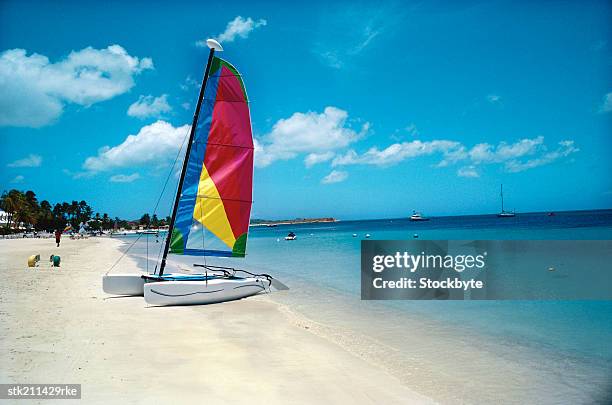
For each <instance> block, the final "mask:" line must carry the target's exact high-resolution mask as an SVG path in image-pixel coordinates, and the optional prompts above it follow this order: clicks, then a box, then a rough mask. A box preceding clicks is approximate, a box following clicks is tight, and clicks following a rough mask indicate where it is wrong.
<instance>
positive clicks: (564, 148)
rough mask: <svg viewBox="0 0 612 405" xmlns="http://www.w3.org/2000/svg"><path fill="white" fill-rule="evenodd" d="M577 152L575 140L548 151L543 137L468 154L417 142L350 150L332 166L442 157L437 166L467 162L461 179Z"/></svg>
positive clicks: (451, 145)
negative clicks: (488, 167)
mask: <svg viewBox="0 0 612 405" xmlns="http://www.w3.org/2000/svg"><path fill="white" fill-rule="evenodd" d="M578 151H579V149H578V148H577V147H575V146H574V141H571V140H566V141H562V142H559V146H558V147H557V149H555V150H554V151H551V152H549V151H548V148H547V147H546V145H544V137H542V136H538V137H536V138H533V139H529V138H526V139H521V140H519V141H517V142H515V143H511V144H509V143H507V142H500V143H499V144H498V145H496V146H494V145H490V144H488V143H480V144H477V145H475V146H474V147H472V148H471V149H469V151H468V149H467V148H466V147H465V146H464V145H462V144H461V143H459V142H455V141H450V140H433V141H428V142H423V141H419V140H415V141H411V142H403V143H395V144H392V145H390V146H388V147H387V148H385V149H382V150H380V149H378V148H377V147H372V148H370V149H369V150H367V151H366V152H365V153H363V154H358V153H357V152H355V151H354V150H349V151H348V152H346V153H345V154H344V155H340V156H336V157H335V158H334V159H333V161H332V166H334V167H336V166H345V165H355V164H364V165H374V166H381V167H385V166H391V165H394V164H398V163H400V162H402V161H404V160H409V159H413V158H417V157H420V156H426V155H433V154H440V155H442V157H443V159H442V161H440V163H438V164H437V165H436V167H445V166H449V165H451V164H455V163H457V162H462V161H463V162H465V161H467V163H468V164H467V165H466V166H463V167H461V168H460V169H459V170H458V171H457V174H458V175H459V176H462V177H478V176H479V173H478V171H477V167H478V165H481V164H502V165H503V167H504V169H505V170H506V171H507V172H511V173H514V172H520V171H524V170H528V169H532V168H535V167H539V166H543V165H546V164H549V163H552V162H554V161H556V160H559V159H561V158H564V157H567V156H569V155H571V154H573V153H576V152H578Z"/></svg>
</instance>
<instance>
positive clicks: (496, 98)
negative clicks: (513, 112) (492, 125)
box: [487, 94, 501, 104]
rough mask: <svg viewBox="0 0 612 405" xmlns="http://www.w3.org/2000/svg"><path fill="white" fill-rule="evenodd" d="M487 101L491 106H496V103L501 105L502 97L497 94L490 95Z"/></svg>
mask: <svg viewBox="0 0 612 405" xmlns="http://www.w3.org/2000/svg"><path fill="white" fill-rule="evenodd" d="M487 101H488V102H489V103H491V104H495V103H500V102H501V97H500V96H498V95H497V94H489V95H488V96H487Z"/></svg>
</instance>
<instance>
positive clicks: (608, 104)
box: [599, 92, 612, 113]
mask: <svg viewBox="0 0 612 405" xmlns="http://www.w3.org/2000/svg"><path fill="white" fill-rule="evenodd" d="M610 111H612V92H610V93H608V94H606V95H605V96H604V100H603V103H602V104H601V107H599V112H602V113H607V112H610Z"/></svg>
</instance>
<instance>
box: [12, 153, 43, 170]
mask: <svg viewBox="0 0 612 405" xmlns="http://www.w3.org/2000/svg"><path fill="white" fill-rule="evenodd" d="M41 164H42V157H41V156H40V155H35V154H33V153H31V154H29V155H28V156H26V157H24V158H23V159H17V160H15V161H14V162H11V163H9V164H7V166H8V167H39V166H40V165H41Z"/></svg>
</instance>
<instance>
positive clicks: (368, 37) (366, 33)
mask: <svg viewBox="0 0 612 405" xmlns="http://www.w3.org/2000/svg"><path fill="white" fill-rule="evenodd" d="M380 32H381V30H380V29H375V28H372V26H371V25H366V27H365V28H364V30H363V32H362V37H361V40H360V41H359V42H358V43H357V45H356V46H355V47H354V48H353V49H351V51H350V52H349V53H351V54H353V55H355V54H358V53H359V52H361V51H363V50H364V49H365V48H366V47H367V46H368V45H370V43H371V42H372V41H373V40H374V38H376V37H377V36H378V35H379V34H380Z"/></svg>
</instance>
